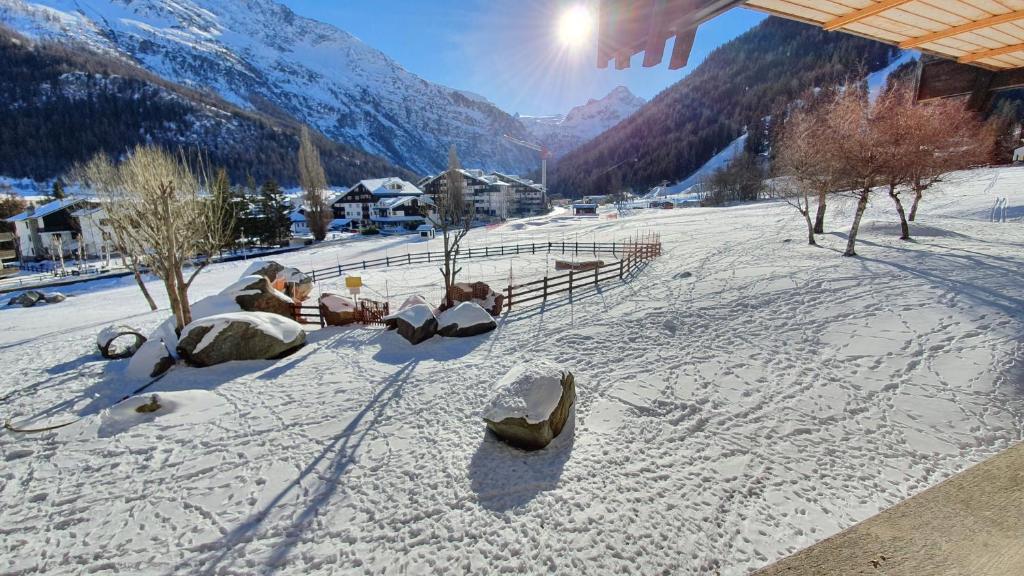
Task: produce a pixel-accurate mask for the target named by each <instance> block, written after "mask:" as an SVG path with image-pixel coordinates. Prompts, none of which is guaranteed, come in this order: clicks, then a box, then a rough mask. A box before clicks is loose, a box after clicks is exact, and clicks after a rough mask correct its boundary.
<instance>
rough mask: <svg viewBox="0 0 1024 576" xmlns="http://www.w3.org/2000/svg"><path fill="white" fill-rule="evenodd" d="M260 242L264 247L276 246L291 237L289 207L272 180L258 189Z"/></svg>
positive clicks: (278, 187) (285, 198)
mask: <svg viewBox="0 0 1024 576" xmlns="http://www.w3.org/2000/svg"><path fill="white" fill-rule="evenodd" d="M259 213H260V226H259V227H258V229H259V238H260V242H261V243H262V244H264V245H265V246H277V245H279V244H281V243H282V242H285V241H286V240H288V237H289V236H291V225H292V223H291V219H290V218H289V215H290V213H291V205H290V204H289V203H288V198H287V197H286V196H285V195H284V192H283V191H282V190H281V187H280V186H278V185H277V182H276V181H274V180H267V181H266V182H264V183H263V186H262V187H261V188H260V197H259Z"/></svg>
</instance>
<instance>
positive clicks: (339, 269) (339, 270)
mask: <svg viewBox="0 0 1024 576" xmlns="http://www.w3.org/2000/svg"><path fill="white" fill-rule="evenodd" d="M338 276H339V277H340V276H341V264H338Z"/></svg>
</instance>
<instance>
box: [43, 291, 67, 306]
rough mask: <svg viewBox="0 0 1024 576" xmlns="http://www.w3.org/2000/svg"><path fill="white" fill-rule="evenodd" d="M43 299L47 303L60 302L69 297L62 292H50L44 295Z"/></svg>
mask: <svg viewBox="0 0 1024 576" xmlns="http://www.w3.org/2000/svg"><path fill="white" fill-rule="evenodd" d="M43 299H44V300H46V303H47V304H60V303H61V302H63V301H65V300H67V299H68V297H67V296H65V295H63V294H61V293H60V292H50V293H49V294H47V295H45V296H43Z"/></svg>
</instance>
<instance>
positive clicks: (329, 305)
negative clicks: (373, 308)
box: [320, 294, 356, 326]
mask: <svg viewBox="0 0 1024 576" xmlns="http://www.w3.org/2000/svg"><path fill="white" fill-rule="evenodd" d="M320 315H321V316H323V317H324V322H326V323H327V325H328V326H345V325H347V324H352V323H353V322H355V321H356V301H355V300H353V299H352V298H349V297H347V296H339V295H338V294H324V295H322V296H320Z"/></svg>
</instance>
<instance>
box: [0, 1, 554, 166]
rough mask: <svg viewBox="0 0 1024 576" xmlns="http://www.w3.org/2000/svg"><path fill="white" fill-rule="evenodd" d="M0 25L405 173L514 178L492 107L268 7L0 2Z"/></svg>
mask: <svg viewBox="0 0 1024 576" xmlns="http://www.w3.org/2000/svg"><path fill="white" fill-rule="evenodd" d="M0 23H2V24H6V25H7V26H10V27H11V28H13V29H15V30H16V31H18V32H20V33H22V34H24V35H26V36H28V37H30V38H36V39H52V40H59V41H61V42H75V43H81V44H85V45H87V46H89V47H90V48H92V49H94V50H97V51H100V52H104V53H107V54H111V55H116V56H118V57H121V58H123V59H125V60H128V61H132V62H137V63H138V64H140V65H141V66H142V67H144V68H145V69H147V70H149V71H150V72H153V73H154V74H156V75H158V76H160V77H162V78H164V79H167V80H170V81H172V82H175V83H179V84H182V85H185V86H188V87H191V88H194V89H196V90H200V91H204V92H209V93H213V94H216V95H219V96H221V97H223V98H224V99H225V100H227V101H229V102H231V103H232V104H234V105H236V106H238V107H239V108H242V109H244V110H251V111H264V112H270V113H273V114H277V115H282V114H283V115H286V116H288V117H290V118H294V119H295V120H298V121H299V122H303V123H308V124H310V125H311V126H314V127H315V128H317V129H318V130H320V131H322V132H323V133H324V134H325V135H326V136H327V137H329V138H331V139H333V140H335V141H337V142H342V143H347V144H351V145H354V146H357V147H359V148H361V149H363V150H365V151H367V152H369V153H371V154H377V155H380V156H383V157H384V158H387V159H388V160H390V161H391V162H394V163H395V164H398V165H401V166H404V167H406V168H409V169H410V170H413V171H416V172H420V173H426V172H432V171H437V170H439V169H441V168H443V167H444V165H445V163H446V159H447V150H448V147H449V145H451V144H455V145H456V146H458V148H459V153H460V156H461V157H462V160H463V163H464V164H465V165H467V166H474V167H480V168H486V169H490V168H493V169H501V170H505V171H511V172H517V171H523V170H526V169H529V168H532V167H533V164H534V163H535V161H534V158H533V155H532V153H530V152H529V151H528V150H523V149H521V148H518V147H516V146H515V145H513V144H511V143H510V142H508V141H506V140H505V139H504V138H502V135H503V134H506V133H507V134H512V135H516V136H520V137H528V135H527V134H526V132H525V130H524V129H523V127H522V125H521V124H520V123H519V122H517V121H516V120H515V119H514V118H513V117H511V116H510V115H508V114H507V113H505V112H503V111H501V110H499V109H498V108H497V107H495V106H494V105H492V104H490V103H488V102H486V101H483V100H481V99H478V98H471V97H467V96H466V95H465V94H464V93H462V92H459V91H456V90H453V89H450V88H447V87H445V86H441V85H438V84H433V83H431V82H427V81H426V80H424V79H422V78H420V77H418V76H416V75H414V74H412V73H410V72H408V71H406V70H405V69H403V68H402V67H401V66H400V65H399V64H397V63H396V62H394V61H393V60H391V59H390V58H388V57H387V56H385V55H384V54H382V53H381V52H379V51H378V50H375V49H373V48H371V47H370V46H368V45H366V44H364V43H363V42H362V41H360V40H359V39H357V38H355V37H354V36H352V35H350V34H348V33H346V32H344V31H342V30H339V29H338V28H335V27H333V26H330V25H328V24H324V23H321V22H318V21H315V20H311V19H308V18H303V17H301V16H298V15H296V14H295V13H294V12H292V11H291V10H290V9H288V8H287V7H285V6H283V5H281V4H278V3H276V2H273V1H272V0H0Z"/></svg>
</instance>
